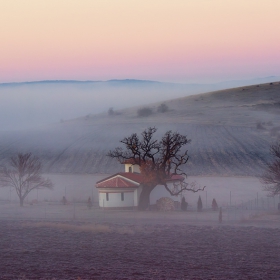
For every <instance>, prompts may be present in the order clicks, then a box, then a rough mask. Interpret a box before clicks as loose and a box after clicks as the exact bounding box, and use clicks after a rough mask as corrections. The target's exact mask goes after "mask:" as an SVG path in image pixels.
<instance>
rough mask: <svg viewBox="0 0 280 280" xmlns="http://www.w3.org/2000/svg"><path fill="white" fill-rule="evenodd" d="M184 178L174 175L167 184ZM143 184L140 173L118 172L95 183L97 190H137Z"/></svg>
mask: <svg viewBox="0 0 280 280" xmlns="http://www.w3.org/2000/svg"><path fill="white" fill-rule="evenodd" d="M183 180H184V177H183V176H181V175H177V174H174V175H172V176H171V178H170V179H168V180H166V181H167V182H172V181H183ZM143 182H144V177H143V175H141V174H140V173H130V172H120V173H117V174H114V175H112V176H109V177H107V178H104V179H103V180H100V181H98V182H96V187H97V188H137V187H138V186H139V185H140V184H141V183H143Z"/></svg>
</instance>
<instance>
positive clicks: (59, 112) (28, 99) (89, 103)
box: [0, 77, 279, 131]
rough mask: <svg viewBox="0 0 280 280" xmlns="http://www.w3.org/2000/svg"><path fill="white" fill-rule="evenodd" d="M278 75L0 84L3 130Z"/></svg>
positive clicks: (266, 80)
mask: <svg viewBox="0 0 280 280" xmlns="http://www.w3.org/2000/svg"><path fill="white" fill-rule="evenodd" d="M277 79H279V78H277V77H267V78H262V79H255V80H244V81H229V82H222V83H217V84H175V83H160V82H153V81H141V80H110V81H107V82H101V81H97V82H91V81H88V82H79V81H42V82H30V83H29V82H26V83H10V84H0V131H3V130H18V129H21V130H24V129H27V128H32V127H39V126H40V125H42V124H50V123H57V122H59V121H60V120H69V119H73V118H76V117H78V116H85V115H88V114H98V113H101V112H106V111H108V109H109V108H110V107H114V108H115V109H124V108H127V107H131V106H137V105H144V104H147V103H150V102H158V101H164V100H167V99H173V98H177V97H184V96H187V95H191V94H197V93H202V92H209V91H213V90H218V89H225V88H229V87H234V86H241V85H242V86H243V85H250V84H254V83H261V82H263V83H264V82H273V81H276V80H277Z"/></svg>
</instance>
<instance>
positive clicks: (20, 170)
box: [0, 153, 53, 206]
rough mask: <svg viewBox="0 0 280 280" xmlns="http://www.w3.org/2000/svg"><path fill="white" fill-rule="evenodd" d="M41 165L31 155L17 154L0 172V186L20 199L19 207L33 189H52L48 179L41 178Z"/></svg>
mask: <svg viewBox="0 0 280 280" xmlns="http://www.w3.org/2000/svg"><path fill="white" fill-rule="evenodd" d="M41 169H42V165H41V162H40V160H39V159H38V158H37V157H35V156H32V154H31V153H26V154H22V153H19V154H17V155H16V156H14V157H11V159H10V164H9V168H8V167H7V166H3V167H2V168H1V170H0V186H2V187H12V188H14V189H15V190H16V193H17V195H18V197H19V199H20V205H21V206H23V201H24V199H25V198H26V196H27V195H28V194H29V193H30V192H31V191H32V190H34V189H42V188H47V189H52V188H53V184H52V182H51V181H50V180H49V179H45V178H43V177H42V176H41Z"/></svg>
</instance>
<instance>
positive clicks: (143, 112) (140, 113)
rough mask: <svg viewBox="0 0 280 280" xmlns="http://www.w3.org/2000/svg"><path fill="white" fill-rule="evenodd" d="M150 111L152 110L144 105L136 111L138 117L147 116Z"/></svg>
mask: <svg viewBox="0 0 280 280" xmlns="http://www.w3.org/2000/svg"><path fill="white" fill-rule="evenodd" d="M152 113H153V110H152V109H151V108H149V107H144V108H141V109H139V110H138V111H137V114H138V117H148V116H150V115H151V114H152Z"/></svg>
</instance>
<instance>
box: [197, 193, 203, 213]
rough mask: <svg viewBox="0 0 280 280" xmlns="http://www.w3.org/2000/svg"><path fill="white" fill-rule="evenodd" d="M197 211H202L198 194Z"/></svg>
mask: <svg viewBox="0 0 280 280" xmlns="http://www.w3.org/2000/svg"><path fill="white" fill-rule="evenodd" d="M197 211H198V212H201V211H202V200H201V197H200V196H199V198H198V201H197Z"/></svg>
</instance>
